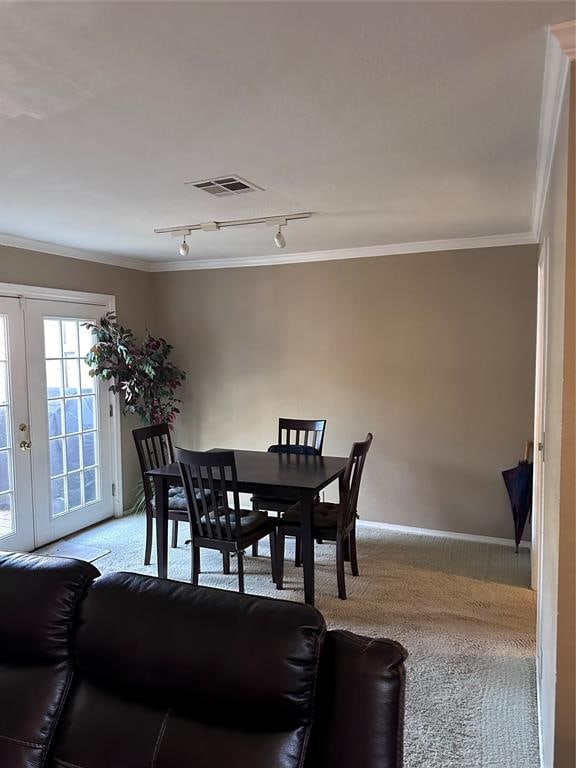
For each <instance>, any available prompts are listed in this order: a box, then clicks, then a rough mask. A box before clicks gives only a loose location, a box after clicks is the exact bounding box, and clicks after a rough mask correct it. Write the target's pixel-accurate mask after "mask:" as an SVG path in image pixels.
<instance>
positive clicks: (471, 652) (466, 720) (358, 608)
mask: <svg viewBox="0 0 576 768" xmlns="http://www.w3.org/2000/svg"><path fill="white" fill-rule="evenodd" d="M185 538H187V532H186V531H185V530H184V526H181V535H180V546H179V547H178V549H176V550H173V549H171V550H170V552H169V555H170V565H169V575H170V578H173V579H178V580H182V581H187V580H188V579H189V572H190V553H189V549H188V547H186V546H185V545H184V540H185ZM69 539H70V540H71V541H75V542H77V543H81V544H86V545H89V546H97V547H99V548H105V549H109V550H110V554H108V555H106V556H105V557H101V558H99V560H98V562H97V563H96V566H97V567H98V569H99V570H100V571H101V572H102V573H109V572H111V571H118V570H124V571H133V572H137V573H145V574H153V575H154V574H155V572H156V568H155V565H154V563H153V564H152V565H150V566H148V567H146V566H144V565H142V558H143V552H144V520H143V518H142V517H128V518H123V519H120V520H113V521H110V522H106V523H104V524H102V525H99V526H97V527H94V528H91V529H89V530H87V531H84V532H82V533H80V534H77V535H76V536H75V537H69ZM358 550H359V560H360V573H361V575H360V576H359V577H358V578H353V577H352V576H348V577H347V586H348V595H349V599H348V600H347V601H341V600H338V598H337V597H336V574H335V568H334V546H333V545H331V544H324V545H317V546H316V594H317V607H318V608H319V610H320V611H321V612H322V613H323V614H324V616H325V618H326V622H327V623H328V625H329V626H331V627H342V628H347V629H351V630H354V631H355V632H359V633H362V634H365V635H372V636H374V635H379V636H384V637H391V638H394V639H396V640H399V641H400V642H401V643H403V645H404V646H405V647H406V648H407V649H408V651H409V653H410V658H409V660H408V665H407V666H408V675H407V695H406V729H405V744H406V758H405V765H406V767H407V768H537V767H538V765H539V758H538V736H537V715H536V687H535V661H534V653H535V651H534V645H535V638H534V634H535V601H534V595H533V593H532V592H531V591H530V590H529V589H528V588H527V585H528V582H529V569H530V565H529V555H528V552H527V550H521V551H520V554H519V555H516V554H515V553H514V550H513V548H510V547H505V546H497V545H493V544H476V543H469V542H465V541H456V540H452V539H448V538H431V537H427V536H418V535H411V534H410V535H408V534H399V533H391V532H388V531H385V530H383V529H381V528H376V527H365V526H362V527H360V528H359V543H358ZM287 551H289V548H287ZM290 551H291V550H290ZM261 552H262V556H261V557H258V558H253V557H250V556H248V557H247V558H246V560H247V564H246V571H247V576H246V589H247V591H248V592H251V593H253V594H261V595H269V596H270V595H271V596H274V597H282V598H284V599H288V600H302V599H303V593H302V573H301V570H300V569H295V568H294V567H293V561H291V562H289V563H287V567H286V578H285V589H284V590H283V591H282V592H277V591H276V589H275V588H274V585H273V584H272V581H271V578H270V561H269V559H268V548H267V546H266V545H265V543H261ZM202 567H203V573H202V574H201V577H200V583H201V584H204V585H207V586H213V587H219V588H223V589H236V588H237V581H236V576H235V574H234V573H233V574H232V575H230V576H223V575H222V573H221V558H220V556H219V555H217V554H212V553H210V552H207V551H204V552H203V557H202ZM232 567H233V568H234V561H233V566H232ZM351 768H353V766H351Z"/></svg>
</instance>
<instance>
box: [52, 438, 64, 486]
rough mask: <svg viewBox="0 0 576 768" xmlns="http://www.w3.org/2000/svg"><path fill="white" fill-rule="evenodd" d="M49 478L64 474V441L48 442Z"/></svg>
mask: <svg viewBox="0 0 576 768" xmlns="http://www.w3.org/2000/svg"><path fill="white" fill-rule="evenodd" d="M49 445H50V477H54V476H55V475H62V474H64V440H62V439H59V438H58V439H56V440H50V443H49Z"/></svg>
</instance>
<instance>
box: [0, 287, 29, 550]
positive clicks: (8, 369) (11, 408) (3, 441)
mask: <svg viewBox="0 0 576 768" xmlns="http://www.w3.org/2000/svg"><path fill="white" fill-rule="evenodd" d="M29 449H30V442H29V430H28V398H27V392H26V364H25V356H24V316H23V312H22V309H21V307H20V302H19V300H18V299H13V298H6V297H0V549H4V550H28V549H32V548H33V547H34V520H33V510H32V479H31V464H30V450H29Z"/></svg>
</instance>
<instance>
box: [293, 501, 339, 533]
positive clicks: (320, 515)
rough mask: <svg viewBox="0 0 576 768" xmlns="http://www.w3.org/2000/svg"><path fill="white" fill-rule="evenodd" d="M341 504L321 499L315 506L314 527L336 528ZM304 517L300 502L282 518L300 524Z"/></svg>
mask: <svg viewBox="0 0 576 768" xmlns="http://www.w3.org/2000/svg"><path fill="white" fill-rule="evenodd" d="M339 506H340V505H339V504H335V503H334V502H331V501H321V502H319V503H318V504H316V505H315V506H314V517H313V521H312V525H313V526H314V528H336V527H337V525H338V508H339ZM301 518H302V507H301V506H300V503H298V504H294V506H292V507H290V509H289V510H288V511H287V512H285V513H284V514H283V515H282V520H283V521H284V522H286V523H289V524H291V525H299V524H300V523H301Z"/></svg>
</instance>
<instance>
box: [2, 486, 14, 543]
mask: <svg viewBox="0 0 576 768" xmlns="http://www.w3.org/2000/svg"><path fill="white" fill-rule="evenodd" d="M13 530H14V526H13V517H12V494H11V493H3V494H2V495H1V496H0V538H1V537H2V536H8V534H9V533H13Z"/></svg>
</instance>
